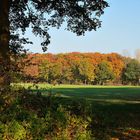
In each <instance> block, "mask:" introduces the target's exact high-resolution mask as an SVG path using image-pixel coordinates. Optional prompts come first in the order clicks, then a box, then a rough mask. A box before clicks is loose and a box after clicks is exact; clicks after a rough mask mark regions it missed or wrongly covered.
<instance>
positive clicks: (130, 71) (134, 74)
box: [122, 59, 140, 85]
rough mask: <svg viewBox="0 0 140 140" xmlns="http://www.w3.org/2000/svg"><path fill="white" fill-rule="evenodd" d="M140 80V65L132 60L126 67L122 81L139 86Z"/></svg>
mask: <svg viewBox="0 0 140 140" xmlns="http://www.w3.org/2000/svg"><path fill="white" fill-rule="evenodd" d="M139 79H140V63H139V62H138V61H137V60H135V59H132V60H131V61H130V62H129V63H128V64H127V65H126V67H125V69H124V72H123V75H122V81H123V83H127V84H128V83H130V84H134V85H135V84H138V83H139Z"/></svg>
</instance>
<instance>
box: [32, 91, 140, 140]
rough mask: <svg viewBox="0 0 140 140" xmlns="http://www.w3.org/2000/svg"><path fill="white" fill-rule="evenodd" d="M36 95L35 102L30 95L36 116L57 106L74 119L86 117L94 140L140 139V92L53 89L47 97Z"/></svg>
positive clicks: (44, 92)
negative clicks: (36, 112)
mask: <svg viewBox="0 0 140 140" xmlns="http://www.w3.org/2000/svg"><path fill="white" fill-rule="evenodd" d="M40 92H42V93H43V96H41V97H39V98H38V97H36V96H35V95H30V96H32V98H36V100H34V101H37V102H36V103H35V102H34V101H33V103H34V105H33V107H35V109H36V110H41V112H42V113H39V114H43V113H44V109H45V108H46V107H48V106H49V107H51V108H52V109H53V110H55V109H56V108H57V107H58V106H59V105H61V106H63V107H64V108H66V110H68V111H70V112H71V114H74V115H76V116H81V117H83V118H84V117H85V118H86V116H89V117H90V118H91V121H90V124H89V126H88V129H89V130H91V131H92V134H93V136H94V138H95V139H100V140H109V139H110V138H119V139H120V140H121V139H122V140H125V139H126V140H129V139H131V140H138V139H139V137H140V88H109V89H108V88H54V89H53V92H52V94H51V96H48V95H46V93H47V90H40ZM39 99H40V101H39ZM38 101H39V102H40V103H38ZM30 103H31V101H30ZM41 104H42V105H41ZM41 106H42V107H41Z"/></svg>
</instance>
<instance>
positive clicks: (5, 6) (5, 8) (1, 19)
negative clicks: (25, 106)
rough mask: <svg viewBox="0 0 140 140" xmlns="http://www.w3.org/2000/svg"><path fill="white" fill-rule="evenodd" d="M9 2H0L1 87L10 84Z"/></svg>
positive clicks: (2, 0)
mask: <svg viewBox="0 0 140 140" xmlns="http://www.w3.org/2000/svg"><path fill="white" fill-rule="evenodd" d="M9 40H10V31H9V0H0V87H3V86H7V85H9V84H10V51H9Z"/></svg>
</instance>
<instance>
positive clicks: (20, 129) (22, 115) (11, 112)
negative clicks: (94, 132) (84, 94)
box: [0, 89, 92, 140]
mask: <svg viewBox="0 0 140 140" xmlns="http://www.w3.org/2000/svg"><path fill="white" fill-rule="evenodd" d="M60 100H61V99H60V98H56V97H54V96H47V97H41V96H37V95H33V94H29V93H28V91H26V90H24V89H20V90H17V89H13V90H10V89H9V90H5V91H1V93H0V114H1V116H0V140H27V139H29V140H39V139H40V140H43V139H46V140H74V139H75V140H77V139H79V140H85V139H86V140H91V139H92V138H91V132H90V130H89V129H88V127H89V123H90V121H91V120H90V118H89V117H86V116H85V115H84V113H85V110H84V109H83V107H81V105H80V103H78V102H77V103H76V102H73V103H72V104H73V105H71V106H67V105H66V106H65V105H62V104H60V102H59V101H60ZM76 104H77V107H76ZM75 111H76V112H75Z"/></svg>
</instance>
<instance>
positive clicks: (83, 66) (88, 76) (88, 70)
mask: <svg viewBox="0 0 140 140" xmlns="http://www.w3.org/2000/svg"><path fill="white" fill-rule="evenodd" d="M94 69H95V68H94V66H93V64H92V63H91V62H90V61H89V60H87V59H82V60H81V61H80V63H79V67H78V70H79V74H80V79H81V80H82V81H83V83H85V84H87V82H90V83H91V82H92V81H93V80H94V77H95V74H94Z"/></svg>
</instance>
